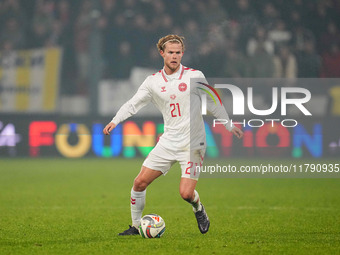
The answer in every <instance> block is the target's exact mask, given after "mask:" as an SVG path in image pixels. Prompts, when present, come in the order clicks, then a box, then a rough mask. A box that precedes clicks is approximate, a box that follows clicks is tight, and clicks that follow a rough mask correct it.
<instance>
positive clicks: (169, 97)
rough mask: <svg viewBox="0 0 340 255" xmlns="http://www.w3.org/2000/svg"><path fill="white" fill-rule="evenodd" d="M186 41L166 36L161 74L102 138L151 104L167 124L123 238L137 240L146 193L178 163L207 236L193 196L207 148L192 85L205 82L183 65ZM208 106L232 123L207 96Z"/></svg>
mask: <svg viewBox="0 0 340 255" xmlns="http://www.w3.org/2000/svg"><path fill="white" fill-rule="evenodd" d="M183 40H184V38H183V37H181V36H178V35H167V36H165V37H162V38H161V39H159V41H158V43H157V48H158V50H159V53H160V55H161V56H162V57H163V59H164V67H163V69H162V70H160V71H159V72H158V73H155V74H153V75H150V76H148V77H147V78H146V79H145V81H144V82H143V83H142V85H141V86H140V87H139V89H138V91H137V93H136V94H135V95H134V96H133V97H132V98H131V99H130V100H129V101H127V102H126V103H125V104H124V105H123V106H122V107H121V108H120V109H119V111H118V112H117V114H116V116H115V117H114V118H113V119H112V121H111V122H110V123H109V124H107V125H106V126H105V128H104V129H103V132H104V134H105V135H109V134H110V132H111V131H112V130H113V129H114V128H115V127H116V126H117V125H118V124H119V123H121V122H122V121H124V120H126V119H127V118H129V117H130V116H132V115H134V114H136V113H137V112H138V111H139V110H140V109H141V108H142V107H144V106H145V105H147V104H148V103H150V102H152V103H153V104H154V105H155V106H156V107H157V108H158V109H159V110H160V111H161V113H162V115H163V119H164V133H163V135H162V136H161V137H160V139H159V141H158V143H157V145H156V146H155V148H154V149H153V150H152V151H151V152H150V154H149V155H148V157H147V158H146V159H145V161H144V163H143V165H142V168H141V170H140V172H139V174H138V176H137V177H136V178H135V180H134V183H133V187H132V189H131V201H130V202H131V218H132V226H129V228H128V229H127V230H125V231H124V232H122V233H119V235H138V234H139V233H138V226H139V225H140V220H141V217H142V212H143V209H144V206H145V193H146V188H147V187H148V185H150V184H151V183H152V182H153V181H154V180H155V179H156V178H158V177H159V176H160V175H162V174H163V175H165V174H166V173H167V171H168V170H169V169H170V168H171V166H172V165H173V164H174V163H175V162H179V163H180V166H181V170H182V175H181V180H180V184H179V192H180V195H181V197H182V198H183V199H184V200H185V201H187V202H189V203H190V204H191V205H192V207H193V211H194V213H195V216H196V220H197V223H198V228H199V230H200V231H201V233H202V234H204V233H206V232H208V230H209V226H210V221H209V218H208V215H207V213H206V211H205V208H204V206H203V204H202V203H201V201H200V198H199V194H198V192H197V191H196V190H195V187H196V184H197V180H198V177H199V171H196V166H201V165H202V163H203V158H204V153H205V148H206V141H205V129H204V122H203V117H202V114H201V99H202V94H204V93H205V92H204V90H202V89H198V87H195V84H190V79H192V78H203V79H205V77H204V75H203V73H202V72H201V71H198V70H194V69H191V68H188V67H185V66H183V65H182V64H181V59H182V56H183V54H184V49H185V46H184V42H183ZM190 101H191V103H190ZM205 101H206V102H207V109H208V111H210V112H211V113H212V114H213V115H214V116H215V117H216V118H218V119H227V120H229V117H228V114H227V112H226V110H225V108H224V107H223V106H222V105H221V104H215V103H214V101H213V100H212V99H211V98H210V97H209V96H208V97H205ZM190 106H191V108H192V109H191V110H190ZM228 123H229V122H228ZM225 126H226V128H227V129H228V130H229V131H231V132H232V133H233V134H234V135H236V136H237V137H238V138H241V137H242V136H243V132H242V131H241V130H240V129H239V128H237V127H235V126H233V125H230V124H229V125H225Z"/></svg>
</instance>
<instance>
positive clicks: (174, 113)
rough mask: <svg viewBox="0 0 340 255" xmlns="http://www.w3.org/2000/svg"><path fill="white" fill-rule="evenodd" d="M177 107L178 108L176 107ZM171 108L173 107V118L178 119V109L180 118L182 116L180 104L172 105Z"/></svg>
mask: <svg viewBox="0 0 340 255" xmlns="http://www.w3.org/2000/svg"><path fill="white" fill-rule="evenodd" d="M176 106H177V107H176ZM170 107H171V117H177V114H176V112H175V111H176V108H177V113H178V116H181V109H180V108H179V103H176V104H170Z"/></svg>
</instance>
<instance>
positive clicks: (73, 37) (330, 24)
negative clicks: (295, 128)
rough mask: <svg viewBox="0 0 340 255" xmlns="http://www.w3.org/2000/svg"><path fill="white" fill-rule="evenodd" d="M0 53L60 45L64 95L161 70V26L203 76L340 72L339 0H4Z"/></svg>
mask: <svg viewBox="0 0 340 255" xmlns="http://www.w3.org/2000/svg"><path fill="white" fill-rule="evenodd" d="M0 21H1V22H0V46H1V49H0V50H1V51H11V50H13V49H32V48H40V47H53V46H59V47H61V48H63V52H64V54H63V65H62V66H63V70H62V83H63V85H62V86H63V90H62V91H63V93H66V94H76V93H85V94H86V93H88V89H87V87H88V86H89V80H90V79H91V68H93V63H94V62H95V65H100V66H102V69H101V70H102V72H101V78H102V79H112V78H113V79H126V78H128V77H129V75H130V71H131V69H132V68H133V67H134V66H141V67H151V68H157V69H160V68H161V67H162V59H161V57H160V56H159V54H158V52H157V48H156V43H157V41H158V39H159V38H160V37H162V36H164V35H166V34H169V33H172V34H179V35H183V36H184V37H185V38H186V41H185V42H186V48H187V50H186V53H185V54H184V58H183V64H185V65H186V66H190V67H193V68H195V69H200V70H202V71H203V72H204V73H205V75H206V76H209V77H287V78H294V77H340V50H339V47H340V32H339V28H340V1H339V0H289V1H287V0H256V1H251V0H171V1H165V0H72V1H68V0H30V1H27V0H1V1H0Z"/></svg>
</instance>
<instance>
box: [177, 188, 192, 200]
mask: <svg viewBox="0 0 340 255" xmlns="http://www.w3.org/2000/svg"><path fill="white" fill-rule="evenodd" d="M180 194H181V197H182V198H183V199H184V200H185V201H188V202H191V201H192V199H193V192H191V191H188V190H181V191H180Z"/></svg>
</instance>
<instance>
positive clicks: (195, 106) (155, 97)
mask: <svg viewBox="0 0 340 255" xmlns="http://www.w3.org/2000/svg"><path fill="white" fill-rule="evenodd" d="M192 78H203V79H205V77H204V75H203V73H202V72H201V71H198V70H194V69H191V68H188V67H184V66H183V65H180V68H179V70H178V71H177V72H176V73H174V74H172V75H167V74H166V73H165V71H164V69H162V70H160V71H159V72H158V73H155V74H153V75H150V76H148V77H147V78H146V79H145V81H144V82H143V84H142V85H141V86H140V87H139V89H138V91H137V93H136V94H135V95H134V96H133V97H132V98H131V99H130V100H129V101H127V102H126V103H125V104H124V105H123V106H122V107H121V108H120V109H119V111H118V112H117V114H116V116H115V117H114V118H113V119H112V121H111V122H112V123H114V124H116V125H118V124H119V123H120V122H122V121H124V120H126V119H127V118H129V117H130V116H132V115H134V114H136V113H137V112H138V111H139V110H140V109H141V108H143V107H144V106H146V105H147V104H148V103H150V102H152V103H153V104H154V105H155V106H156V107H157V108H158V109H159V110H160V112H161V113H162V115H163V120H164V133H163V135H162V136H161V137H160V140H159V142H161V143H162V145H163V146H164V147H165V148H171V149H172V150H173V149H177V150H189V149H191V150H193V149H198V148H202V147H206V141H205V127H204V122H203V117H202V114H201V100H202V94H203V93H205V92H204V91H203V90H201V89H198V87H197V86H196V85H195V84H191V85H190V79H192ZM206 99H207V110H208V111H210V112H211V113H212V114H213V115H214V116H215V117H216V118H217V119H227V120H228V123H229V117H228V114H227V112H226V110H225V108H224V107H223V106H222V105H221V104H216V103H215V102H214V101H213V100H212V99H211V98H210V96H207V97H206ZM190 106H191V108H192V109H191V111H190ZM226 128H227V129H228V130H229V131H230V130H231V129H232V126H230V125H229V126H227V125H226Z"/></svg>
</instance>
